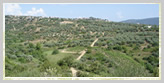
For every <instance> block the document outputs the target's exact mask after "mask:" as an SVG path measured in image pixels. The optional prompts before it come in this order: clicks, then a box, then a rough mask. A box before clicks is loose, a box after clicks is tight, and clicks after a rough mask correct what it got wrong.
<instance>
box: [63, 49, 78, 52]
mask: <svg viewBox="0 0 164 83" xmlns="http://www.w3.org/2000/svg"><path fill="white" fill-rule="evenodd" d="M61 52H63V53H77V52H71V51H66V49H64V50H61Z"/></svg>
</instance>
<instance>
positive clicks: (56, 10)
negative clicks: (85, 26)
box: [5, 4, 159, 22]
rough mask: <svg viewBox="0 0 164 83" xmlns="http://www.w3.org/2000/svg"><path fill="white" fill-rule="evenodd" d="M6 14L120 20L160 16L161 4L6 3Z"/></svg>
mask: <svg viewBox="0 0 164 83" xmlns="http://www.w3.org/2000/svg"><path fill="white" fill-rule="evenodd" d="M5 15H25V16H46V17H49V16H53V17H62V18H83V17H96V18H101V19H108V20H110V21H116V22H118V21H123V20H127V19H143V18H151V17H159V4H5Z"/></svg>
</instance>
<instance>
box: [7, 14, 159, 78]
mask: <svg viewBox="0 0 164 83" xmlns="http://www.w3.org/2000/svg"><path fill="white" fill-rule="evenodd" d="M5 23H6V24H5V26H6V27H5V30H6V31H5V75H6V76H7V77H72V76H73V75H72V71H71V68H72V67H73V68H74V69H76V70H77V73H76V76H77V77H158V76H159V27H158V26H157V25H152V26H151V28H148V25H144V24H127V23H118V22H109V21H107V20H103V19H99V18H94V17H90V18H82V19H70V18H68V19H66V18H49V17H44V18H43V17H32V16H8V15H7V16H5ZM95 39H98V41H96V42H95V43H94V46H93V47H92V46H91V45H92V44H93V42H94V41H95ZM85 52H86V53H85ZM82 53H84V55H83V56H82V57H81V58H80V59H79V60H77V58H78V57H79V56H80V55H81V54H82Z"/></svg>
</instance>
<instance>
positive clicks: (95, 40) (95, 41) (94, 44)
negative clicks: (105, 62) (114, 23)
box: [91, 38, 98, 47]
mask: <svg viewBox="0 0 164 83" xmlns="http://www.w3.org/2000/svg"><path fill="white" fill-rule="evenodd" d="M97 41H98V38H96V39H95V41H94V42H93V43H92V44H91V47H93V46H94V45H95V43H96V42H97Z"/></svg>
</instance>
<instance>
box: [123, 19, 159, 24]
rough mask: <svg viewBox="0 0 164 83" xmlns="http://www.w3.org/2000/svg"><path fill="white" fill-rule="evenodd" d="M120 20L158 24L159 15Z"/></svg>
mask: <svg viewBox="0 0 164 83" xmlns="http://www.w3.org/2000/svg"><path fill="white" fill-rule="evenodd" d="M121 22H123V23H133V24H147V25H159V17H154V18H146V19H129V20H125V21H121Z"/></svg>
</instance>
